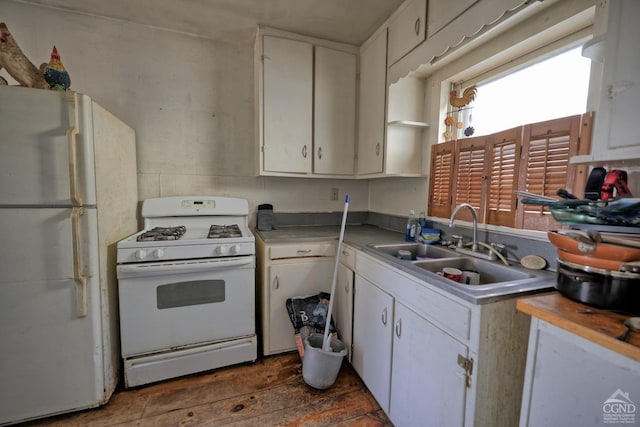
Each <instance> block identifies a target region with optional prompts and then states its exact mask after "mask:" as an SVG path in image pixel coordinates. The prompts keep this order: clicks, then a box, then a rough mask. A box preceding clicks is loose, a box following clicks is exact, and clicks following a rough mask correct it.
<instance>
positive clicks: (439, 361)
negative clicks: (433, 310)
mask: <svg viewBox="0 0 640 427" xmlns="http://www.w3.org/2000/svg"><path fill="white" fill-rule="evenodd" d="M393 325H394V326H393V329H394V331H393V361H392V368H391V404H390V407H389V418H390V419H391V421H392V422H393V424H394V425H396V426H425V425H430V426H447V427H456V426H463V425H464V424H463V423H464V406H465V394H466V372H465V370H464V368H463V367H461V366H460V365H458V362H457V361H458V355H460V356H461V357H462V358H464V359H466V358H467V357H468V349H467V347H466V346H465V345H463V344H461V343H460V342H458V341H456V340H454V339H453V338H451V336H449V335H447V334H446V333H444V332H443V331H442V330H441V329H439V328H437V327H436V326H434V325H433V324H432V323H431V322H429V321H428V320H426V319H424V318H423V317H421V316H419V315H418V314H416V313H415V312H413V311H412V310H410V309H409V308H407V307H406V306H404V305H403V304H401V303H399V302H397V301H396V303H395V311H394V323H393ZM417 408H419V410H416V409H417Z"/></svg>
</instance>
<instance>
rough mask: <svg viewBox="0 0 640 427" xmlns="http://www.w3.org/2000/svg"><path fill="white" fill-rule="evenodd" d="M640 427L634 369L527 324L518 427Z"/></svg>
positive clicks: (569, 336)
mask: <svg viewBox="0 0 640 427" xmlns="http://www.w3.org/2000/svg"><path fill="white" fill-rule="evenodd" d="M614 425H616V426H618V425H635V426H637V425H640V363H638V362H637V361H636V360H634V359H632V358H630V357H626V356H624V355H622V354H620V353H616V352H614V351H612V350H610V349H608V348H606V347H603V346H601V345H599V344H596V343H594V342H592V341H589V340H587V339H585V338H582V337H580V336H577V335H575V334H573V333H571V332H568V331H566V330H564V329H560V328H558V327H556V326H554V325H552V324H550V323H547V322H545V321H542V320H540V319H537V318H533V319H532V321H531V334H530V337H529V349H528V354H527V368H526V373H525V382H524V391H523V396H522V410H521V412H520V427H542V426H581V427H596V426H614Z"/></svg>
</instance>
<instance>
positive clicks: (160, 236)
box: [136, 225, 187, 242]
mask: <svg viewBox="0 0 640 427" xmlns="http://www.w3.org/2000/svg"><path fill="white" fill-rule="evenodd" d="M186 231H187V227H185V226H184V225H179V226H177V227H154V228H152V229H151V230H148V231H145V232H144V233H142V234H140V235H139V236H138V237H137V238H136V241H137V242H155V241H159V240H178V239H179V238H181V237H182V236H183V235H184V233H185V232H186Z"/></svg>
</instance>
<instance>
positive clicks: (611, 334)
mask: <svg viewBox="0 0 640 427" xmlns="http://www.w3.org/2000/svg"><path fill="white" fill-rule="evenodd" d="M516 307H517V309H518V310H520V311H522V312H523V313H526V314H529V315H531V316H535V317H537V318H539V319H541V320H544V321H545V322H548V323H551V324H552V325H555V326H557V327H559V328H561V329H564V330H566V331H569V332H572V333H574V334H576V335H578V336H581V337H583V338H585V339H587V340H589V341H592V342H594V343H596V344H599V345H601V346H603V347H606V348H608V349H610V350H613V351H615V352H617V353H620V354H622V355H624V356H627V357H630V358H631V359H634V360H637V361H639V362H640V333H637V332H630V333H629V336H628V339H627V342H622V341H620V340H617V339H616V337H618V336H620V335H621V334H622V333H623V332H624V331H625V330H626V327H625V326H624V321H625V320H626V319H628V318H629V317H632V316H631V315H624V314H619V313H614V312H612V311H608V310H601V309H598V308H594V307H590V306H588V305H584V304H581V303H579V302H576V301H572V300H570V299H568V298H565V297H564V296H562V295H560V294H559V293H557V292H554V293H548V294H544V295H538V296H532V297H525V298H520V299H518V302H517V304H516Z"/></svg>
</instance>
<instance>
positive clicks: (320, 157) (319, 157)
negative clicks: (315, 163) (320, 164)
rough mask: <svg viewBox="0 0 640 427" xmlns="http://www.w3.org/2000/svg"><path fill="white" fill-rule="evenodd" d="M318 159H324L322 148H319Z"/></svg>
mask: <svg viewBox="0 0 640 427" xmlns="http://www.w3.org/2000/svg"><path fill="white" fill-rule="evenodd" d="M318 159H322V147H318Z"/></svg>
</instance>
